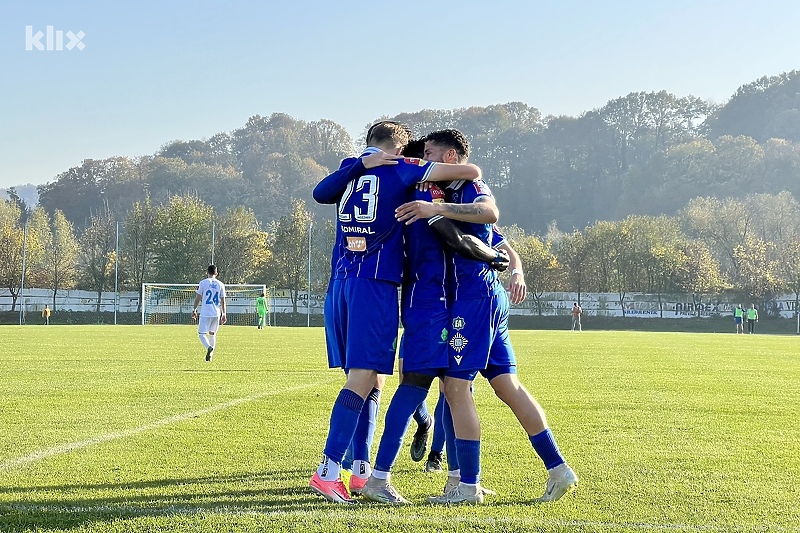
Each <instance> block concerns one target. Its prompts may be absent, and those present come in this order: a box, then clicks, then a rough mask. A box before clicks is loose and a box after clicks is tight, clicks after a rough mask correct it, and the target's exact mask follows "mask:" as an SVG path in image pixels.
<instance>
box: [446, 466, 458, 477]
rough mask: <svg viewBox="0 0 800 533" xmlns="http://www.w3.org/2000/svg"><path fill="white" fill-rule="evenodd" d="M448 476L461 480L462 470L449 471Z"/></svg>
mask: <svg viewBox="0 0 800 533" xmlns="http://www.w3.org/2000/svg"><path fill="white" fill-rule="evenodd" d="M447 475H448V477H457V478H458V479H461V469H460V468H456V469H455V470H448V472H447Z"/></svg>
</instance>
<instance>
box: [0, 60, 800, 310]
mask: <svg viewBox="0 0 800 533" xmlns="http://www.w3.org/2000/svg"><path fill="white" fill-rule="evenodd" d="M799 95H800V71H792V72H789V73H783V74H781V75H778V76H773V77H769V78H767V77H764V78H761V79H759V80H757V81H755V82H753V83H750V84H747V85H743V86H742V87H740V88H739V89H738V90H737V92H736V93H735V94H734V95H733V96H732V97H731V99H730V100H729V101H728V102H727V103H725V105H722V106H718V105H714V104H712V103H710V102H706V101H703V100H702V99H699V98H696V97H693V96H691V95H687V96H676V95H673V94H670V93H667V92H666V91H660V92H639V93H630V94H628V95H626V96H622V97H619V98H616V99H614V100H611V101H609V102H608V103H606V104H605V105H604V106H603V107H601V108H598V109H594V110H591V111H587V112H585V113H583V114H581V115H580V116H578V117H571V116H547V117H543V116H542V115H541V113H540V111H539V110H537V109H536V108H534V107H531V106H529V105H527V104H525V103H521V102H510V103H506V104H497V105H491V106H487V107H470V108H463V109H453V110H421V111H417V112H413V113H403V114H401V115H398V116H395V117H376V119H377V118H393V119H396V120H401V121H403V122H405V123H407V124H408V125H409V126H411V127H412V129H413V130H414V131H415V133H416V134H418V135H420V136H421V135H424V134H425V133H427V132H429V131H432V130H436V129H441V128H450V127H453V128H458V129H460V130H462V131H463V132H464V133H465V134H466V135H467V137H468V138H469V139H470V142H471V145H472V154H471V157H470V160H471V161H472V162H474V163H476V164H478V165H479V166H480V167H481V168H482V169H483V171H484V176H485V179H486V180H487V182H488V183H489V185H490V186H491V187H492V190H493V191H494V193H495V195H496V196H497V199H498V205H499V206H500V210H501V221H500V223H501V225H502V226H503V227H504V228H505V229H506V231H507V232H508V234H509V237H511V238H512V240H513V242H514V243H515V244H516V245H517V246H518V247H519V248H520V251H521V253H522V255H523V256H524V258H525V261H526V266H527V269H528V272H529V273H530V275H529V277H528V283H529V284H530V285H531V289H532V290H531V293H532V297H533V298H536V294H537V293H540V292H541V291H555V290H564V291H573V292H578V293H580V292H617V293H619V294H620V298H624V294H625V292H632V291H642V292H650V293H654V294H661V293H669V292H682V293H687V292H690V293H697V294H701V293H713V292H719V291H730V290H734V291H738V292H741V293H742V294H743V295H748V296H752V297H753V298H759V299H760V300H761V301H767V300H768V299H769V297H770V295H772V294H775V293H776V292H779V291H786V292H793V293H795V294H797V293H798V291H800V272H798V269H799V267H798V265H800V209H799V207H800V206H798V202H797V199H798V198H800V96H799ZM362 141H363V139H352V138H351V136H350V134H349V133H348V132H347V131H346V130H345V129H344V128H343V127H342V126H340V125H338V124H336V123H334V122H332V121H329V120H319V121H313V122H306V121H302V120H297V119H295V118H293V117H290V116H288V115H285V114H281V113H275V114H272V115H270V116H268V117H262V116H259V115H255V116H253V117H251V118H250V119H249V120H248V121H247V123H246V124H245V125H243V126H242V127H241V128H238V129H236V130H234V131H232V132H220V133H218V134H216V135H214V136H212V137H211V138H209V139H203V140H176V141H172V142H169V143H167V144H165V145H164V146H163V147H162V148H161V149H160V150H159V151H158V152H156V153H155V154H152V155H146V156H137V157H133V156H124V155H120V156H117V157H111V158H107V159H102V160H95V159H86V160H84V161H83V163H82V164H81V165H80V166H77V167H73V168H70V169H67V170H65V171H64V172H62V173H61V174H59V175H58V176H56V177H55V178H54V180H53V181H51V182H49V183H47V184H45V185H41V186H39V187H38V193H39V204H38V206H35V207H34V206H32V205H30V203H29V202H26V201H25V199H24V198H22V197H20V195H19V194H17V193H16V191H15V190H14V189H11V190H10V191H9V199H8V200H5V201H3V202H2V205H0V230H2V233H0V241H2V246H1V247H0V249H1V250H2V252H0V253H2V257H0V264H4V265H6V266H7V268H4V272H0V286H2V287H4V288H6V289H7V290H8V291H9V292H10V293H11V294H12V296H13V297H14V300H15V302H16V292H18V291H19V287H20V283H21V274H22V272H21V271H22V267H21V257H22V246H23V241H24V240H25V242H26V243H27V248H26V254H27V256H28V261H27V262H26V267H25V270H26V272H25V275H26V284H27V285H29V286H30V284H31V283H33V284H37V285H38V286H39V287H49V288H51V289H52V290H53V291H54V293H55V292H56V291H58V290H61V289H66V288H75V287H79V288H84V289H89V290H93V291H97V292H98V294H99V293H100V292H101V291H103V290H108V288H109V283H110V275H111V272H112V271H113V270H114V269H113V267H115V266H118V267H120V276H121V282H122V286H123V288H134V289H135V288H137V287H139V286H141V283H142V282H143V281H153V280H157V281H171V282H176V283H179V282H194V281H196V279H197V278H198V271H197V269H198V265H201V266H202V265H203V264H205V263H206V262H207V258H208V250H209V249H215V250H216V260H217V262H218V263H219V264H220V266H221V270H223V271H224V272H225V273H226V274H225V279H226V281H228V282H252V281H262V282H263V280H270V281H269V283H270V284H271V285H273V286H280V287H284V288H291V289H294V290H299V289H301V288H305V287H306V285H307V281H306V277H307V274H306V273H305V269H306V266H305V265H306V261H307V260H308V258H311V262H312V265H313V268H312V271H313V276H312V278H313V279H312V288H313V289H319V288H322V287H324V286H325V284H326V282H327V277H328V270H329V250H330V245H331V244H330V243H331V242H332V233H333V226H332V218H333V217H332V212H331V209H330V206H319V205H316V204H314V202H313V200H312V199H311V190H312V188H313V186H314V185H315V184H316V183H317V182H318V181H319V179H321V178H322V177H323V176H325V175H326V174H328V173H329V172H330V171H332V170H333V169H335V168H336V167H337V165H338V164H339V161H340V160H341V159H342V158H344V157H346V156H349V155H353V154H354V153H355V152H356V150H357V149H358V148H357V146H356V145H359V144H360V143H361V142H362ZM26 226H27V232H25V230H24V228H25V227H26ZM118 227H119V228H120V232H119V234H120V242H119V243H115V242H114V237H116V232H117V228H118ZM309 245H310V248H309ZM115 246H119V251H117V248H116V247H115ZM117 252H119V255H117ZM300 258H302V261H303V265H302V266H298V260H299V259H300ZM75 265H78V268H75Z"/></svg>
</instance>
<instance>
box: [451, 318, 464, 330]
mask: <svg viewBox="0 0 800 533" xmlns="http://www.w3.org/2000/svg"><path fill="white" fill-rule="evenodd" d="M466 325H467V321H466V320H464V319H463V318H461V317H460V316H457V317H455V318H454V319H453V329H454V330H456V331H461V330H462V329H464V326H466Z"/></svg>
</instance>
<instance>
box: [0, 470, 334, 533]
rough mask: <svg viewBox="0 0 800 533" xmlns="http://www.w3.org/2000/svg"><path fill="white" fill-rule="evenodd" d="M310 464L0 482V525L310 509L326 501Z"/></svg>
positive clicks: (56, 525) (27, 527) (15, 528)
mask: <svg viewBox="0 0 800 533" xmlns="http://www.w3.org/2000/svg"><path fill="white" fill-rule="evenodd" d="M311 473H312V471H311V469H304V470H273V471H267V472H261V473H257V474H243V475H231V476H206V477H187V478H170V479H157V480H147V481H138V482H120V483H98V484H66V485H64V484H62V485H40V486H32V487H22V488H15V487H3V488H0V493H2V494H4V495H5V497H4V498H3V500H4V501H3V503H0V531H3V532H23V531H33V530H41V529H48V528H53V529H64V528H76V527H79V526H91V524H93V523H95V522H107V521H109V520H119V519H128V518H140V517H165V516H201V515H203V514H206V513H218V512H225V513H232V514H242V515H245V514H249V513H270V512H282V513H285V512H297V511H311V510H313V509H315V508H318V507H320V506H322V505H329V504H327V503H326V502H324V501H323V500H322V499H321V498H320V497H319V496H316V495H314V494H313V493H312V492H311V490H310V489H308V488H307V486H306V483H307V480H308V478H310V476H311Z"/></svg>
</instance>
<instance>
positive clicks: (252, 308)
mask: <svg viewBox="0 0 800 533" xmlns="http://www.w3.org/2000/svg"><path fill="white" fill-rule="evenodd" d="M196 292H197V284H182V283H142V324H191V323H192V309H194V307H193V305H194V297H195V294H196ZM262 293H263V294H265V295H266V298H267V317H266V324H267V325H268V326H269V325H270V313H271V311H272V309H273V303H272V296H271V294H270V291H269V290H267V286H266V285H233V284H232V285H225V300H226V318H227V319H228V322H227V323H228V324H229V325H235V326H256V325H258V316H257V315H256V298H258V297H259V296H261V294H262Z"/></svg>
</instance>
